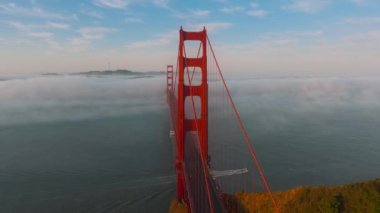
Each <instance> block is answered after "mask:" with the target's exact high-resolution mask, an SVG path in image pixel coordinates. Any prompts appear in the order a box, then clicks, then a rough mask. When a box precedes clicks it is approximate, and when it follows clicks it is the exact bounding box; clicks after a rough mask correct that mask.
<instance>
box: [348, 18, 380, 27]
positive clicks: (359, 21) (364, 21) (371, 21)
mask: <svg viewBox="0 0 380 213" xmlns="http://www.w3.org/2000/svg"><path fill="white" fill-rule="evenodd" d="M341 22H342V23H347V24H354V25H377V24H380V16H379V17H351V18H344V19H343V20H342V21H341Z"/></svg>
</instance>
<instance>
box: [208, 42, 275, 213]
mask: <svg viewBox="0 0 380 213" xmlns="http://www.w3.org/2000/svg"><path fill="white" fill-rule="evenodd" d="M207 42H208V44H209V46H210V49H211V52H212V55H213V57H214V60H215V63H216V66H217V69H218V72H219V75H220V77H221V78H222V83H223V86H224V88H225V90H226V92H227V96H228V100H229V102H230V104H231V106H232V109H233V111H234V114H235V116H236V119H237V121H238V124H239V126H240V128H241V131H242V133H243V135H244V139H245V142H246V144H247V146H248V148H249V151H250V153H251V156H252V158H253V160H254V162H255V164H256V166H257V169H258V171H259V173H260V176H261V179H262V181H263V183H264V186H265V188H266V190H267V191H268V193H269V196H270V199H271V200H272V204H273V206H274V209H275V211H276V212H277V213H278V212H279V209H278V206H277V203H276V201H275V199H274V196H273V194H272V192H271V190H270V187H269V184H268V182H267V180H266V178H265V175H264V172H263V170H262V168H261V166H260V163H259V161H258V159H257V157H256V154H255V151H254V150H253V147H252V144H251V143H250V140H249V137H248V133H247V131H246V130H245V127H244V125H243V122H242V120H241V118H240V115H239V113H238V111H237V109H236V106H235V103H234V101H233V100H232V97H231V93H230V91H229V89H228V87H227V84H226V81H225V79H224V76H223V74H222V72H221V69H220V66H219V62H218V60H217V59H216V56H215V52H214V50H213V48H212V45H211V42H210V39H209V38H208V36H207Z"/></svg>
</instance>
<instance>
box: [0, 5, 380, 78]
mask: <svg viewBox="0 0 380 213" xmlns="http://www.w3.org/2000/svg"><path fill="white" fill-rule="evenodd" d="M180 26H183V28H184V29H185V30H201V29H202V28H203V26H205V27H206V29H207V31H208V34H209V37H210V39H211V42H212V44H213V47H214V49H215V51H216V54H217V57H218V59H219V61H220V64H221V67H222V69H223V71H224V72H227V73H231V74H232V73H235V72H236V73H251V74H254V75H255V74H257V75H275V76H283V75H296V76H314V75H322V76H325V75H332V76H335V75H343V76H345V75H350V76H351V75H352V76H373V75H379V72H380V70H379V67H380V1H379V0H266V1H259V0H256V1H243V0H242V1H236V0H193V1H184V0H83V1H74V0H23V1H21V0H14V1H7V0H0V75H10V74H18V73H45V72H66V73H68V72H77V71H87V70H105V69H108V66H110V68H111V69H130V70H136V71H151V70H152V71H159V70H164V69H165V67H166V64H175V62H176V56H177V48H178V30H179V28H180Z"/></svg>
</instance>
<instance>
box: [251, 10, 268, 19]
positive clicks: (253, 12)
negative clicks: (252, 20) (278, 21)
mask: <svg viewBox="0 0 380 213" xmlns="http://www.w3.org/2000/svg"><path fill="white" fill-rule="evenodd" d="M247 14H248V15H250V16H254V17H265V16H266V15H267V14H268V12H267V11H265V10H251V11H248V12H247Z"/></svg>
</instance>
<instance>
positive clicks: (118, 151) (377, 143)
mask: <svg viewBox="0 0 380 213" xmlns="http://www.w3.org/2000/svg"><path fill="white" fill-rule="evenodd" d="M165 83H166V82H165V78H164V77H163V76H154V77H151V78H138V79H136V78H131V77H120V76H119V77H115V76H113V77H105V78H104V77H103V78H97V77H86V76H34V77H29V78H25V79H7V80H4V81H0V212H167V210H168V206H169V202H170V200H171V199H172V198H173V197H174V196H175V190H176V188H175V187H176V185H175V184H176V182H175V170H174V167H173V163H172V162H173V150H172V143H171V141H170V140H169V138H168V136H169V134H168V133H169V116H168V112H167V107H166V104H165V96H164V92H163V91H164V88H165V87H164V86H165ZM228 83H229V85H230V86H231V90H232V93H233V97H234V98H235V100H236V103H237V106H238V108H239V111H240V113H241V115H242V117H243V120H244V122H245V124H246V127H247V129H248V131H249V133H250V135H251V137H252V139H253V140H252V141H253V142H254V146H255V148H256V152H257V154H258V156H259V158H260V160H261V162H262V164H263V167H264V169H265V172H266V174H267V177H268V179H269V182H270V184H271V186H272V188H273V189H274V190H282V189H287V188H291V187H294V186H296V185H305V184H306V185H333V184H341V183H348V182H353V181H361V180H366V179H372V178H377V177H380V169H379V168H380V131H379V126H380V79H378V78H361V79H345V78H301V79H294V78H281V79H274V78H271V79H262V78H251V79H238V78H235V79H230V80H229V82H228Z"/></svg>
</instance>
